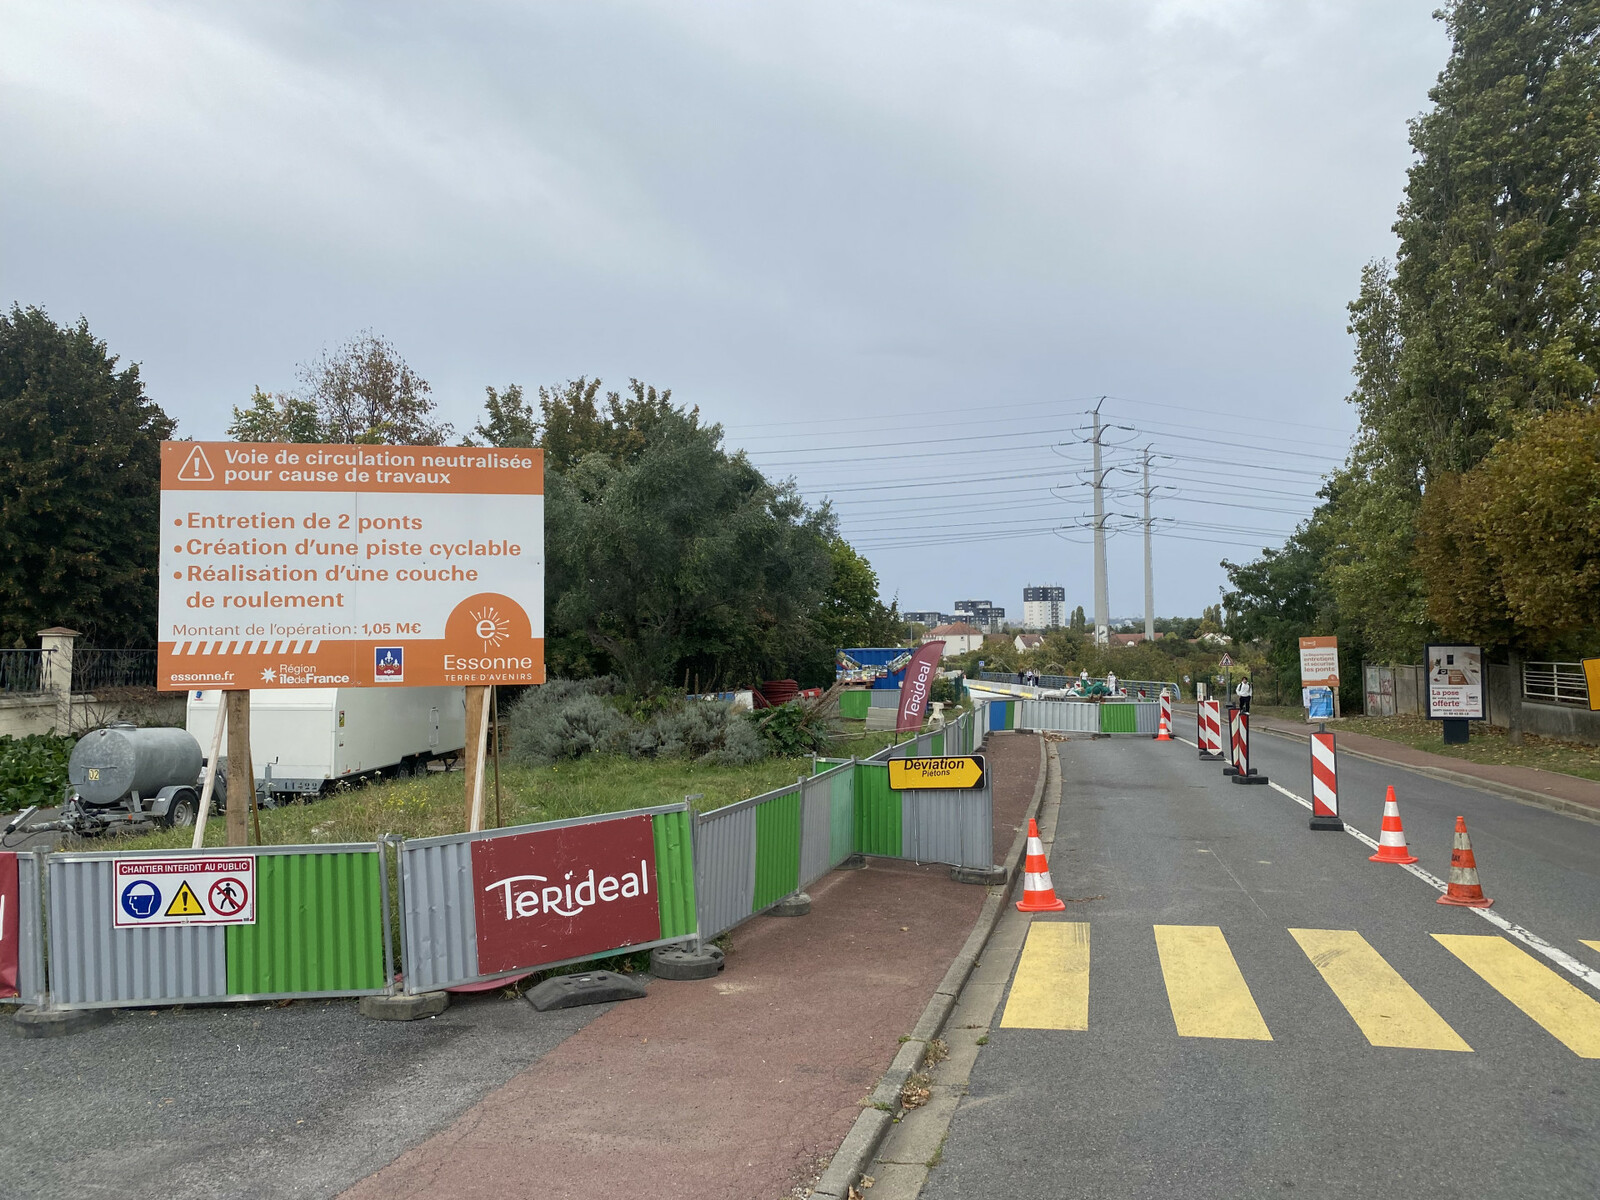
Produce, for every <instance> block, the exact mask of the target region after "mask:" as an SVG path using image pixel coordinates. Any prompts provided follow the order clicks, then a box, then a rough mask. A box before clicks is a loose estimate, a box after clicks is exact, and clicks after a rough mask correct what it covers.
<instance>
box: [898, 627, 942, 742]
mask: <svg viewBox="0 0 1600 1200" xmlns="http://www.w3.org/2000/svg"><path fill="white" fill-rule="evenodd" d="M943 657H944V643H943V642H924V643H923V644H922V645H921V646H920V647H919V648H918V649H917V652H916V653H915V654H913V655H912V656H911V662H910V663H908V664H907V666H906V681H905V682H904V683H902V684H901V685H900V716H899V718H898V719H897V720H896V721H895V723H894V727H895V728H896V729H921V728H922V722H923V721H925V720H926V719H927V716H928V693H929V692H931V691H932V690H933V679H934V676H935V675H936V674H937V673H938V670H939V660H940V659H941V658H943Z"/></svg>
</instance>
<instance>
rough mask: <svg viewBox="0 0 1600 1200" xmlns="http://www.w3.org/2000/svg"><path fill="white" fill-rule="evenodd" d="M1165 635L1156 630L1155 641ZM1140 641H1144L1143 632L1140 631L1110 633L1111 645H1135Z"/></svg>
mask: <svg viewBox="0 0 1600 1200" xmlns="http://www.w3.org/2000/svg"><path fill="white" fill-rule="evenodd" d="M1165 636H1166V634H1164V633H1159V632H1158V633H1157V634H1156V641H1158V642H1159V641H1160V640H1161V639H1162V638H1164V637H1165ZM1142 641H1144V634H1142V633H1113V634H1112V635H1111V644H1112V645H1113V646H1137V645H1138V644H1139V643H1140V642H1142Z"/></svg>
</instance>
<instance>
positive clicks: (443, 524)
mask: <svg viewBox="0 0 1600 1200" xmlns="http://www.w3.org/2000/svg"><path fill="white" fill-rule="evenodd" d="M160 566H161V574H160V581H161V588H160V598H159V604H158V621H159V633H158V637H157V643H158V646H159V651H160V653H159V666H158V676H157V686H159V687H161V688H163V689H166V690H169V691H182V690H187V689H198V688H222V689H230V688H231V689H243V688H294V687H395V686H398V687H436V686H440V685H446V684H473V685H477V684H492V683H543V682H544V677H545V676H544V453H543V451H541V450H524V449H505V450H502V449H495V448H487V449H485V448H469V447H461V446H338V445H287V444H274V443H251V442H163V443H161V563H160Z"/></svg>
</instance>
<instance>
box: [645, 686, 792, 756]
mask: <svg viewBox="0 0 1600 1200" xmlns="http://www.w3.org/2000/svg"><path fill="white" fill-rule="evenodd" d="M651 730H652V732H653V733H654V734H655V736H656V738H657V739H658V741H657V749H656V753H658V754H662V755H677V756H681V757H683V758H692V759H694V760H695V761H696V762H702V763H717V764H720V765H724V766H737V765H740V764H742V763H753V762H759V761H760V760H761V759H763V758H765V757H766V756H767V744H766V743H765V742H764V741H763V740H762V738H761V735H760V734H759V733H758V732H757V731H756V729H755V727H754V726H753V725H751V724H750V722H748V721H746V720H743V719H742V718H741V717H740V716H739V715H738V714H737V713H735V712H734V711H733V706H732V705H731V704H718V703H714V702H708V701H695V702H693V703H690V704H686V705H685V706H684V707H683V708H681V709H679V710H678V711H677V712H672V713H663V714H662V715H661V716H659V717H657V718H656V719H655V720H654V721H653V722H651Z"/></svg>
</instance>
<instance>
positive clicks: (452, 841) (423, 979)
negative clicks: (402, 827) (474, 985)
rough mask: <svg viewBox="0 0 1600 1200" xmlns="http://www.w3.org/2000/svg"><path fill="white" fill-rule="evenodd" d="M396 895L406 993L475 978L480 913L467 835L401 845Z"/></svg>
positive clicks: (431, 989)
mask: <svg viewBox="0 0 1600 1200" xmlns="http://www.w3.org/2000/svg"><path fill="white" fill-rule="evenodd" d="M400 896H401V903H400V921H401V937H400V957H401V969H402V970H403V971H404V972H405V990H406V991H407V992H408V993H411V994H415V993H417V992H432V991H437V990H438V989H439V988H442V987H449V986H452V985H454V984H458V983H467V982H469V981H470V980H473V979H476V978H477V977H478V914H477V907H476V900H477V898H476V897H475V896H474V895H473V894H472V839H471V837H470V835H467V834H460V835H458V836H456V837H444V838H428V839H426V840H424V841H420V842H406V843H404V844H403V845H402V847H401V850H400Z"/></svg>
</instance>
